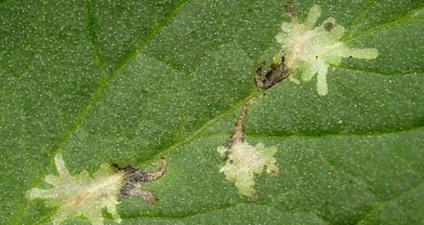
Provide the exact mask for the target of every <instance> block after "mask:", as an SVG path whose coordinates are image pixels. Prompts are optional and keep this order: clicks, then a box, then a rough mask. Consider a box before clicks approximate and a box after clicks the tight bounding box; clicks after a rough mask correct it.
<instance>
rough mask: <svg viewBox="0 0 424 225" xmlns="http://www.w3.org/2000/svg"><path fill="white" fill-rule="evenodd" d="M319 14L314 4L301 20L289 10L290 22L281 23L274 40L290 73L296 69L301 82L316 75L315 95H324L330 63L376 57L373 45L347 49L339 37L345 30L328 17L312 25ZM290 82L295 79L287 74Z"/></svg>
mask: <svg viewBox="0 0 424 225" xmlns="http://www.w3.org/2000/svg"><path fill="white" fill-rule="evenodd" d="M320 15H321V8H320V7H319V6H318V5H314V6H313V7H312V8H311V9H310V11H309V13H308V16H307V18H306V19H305V21H304V22H303V23H299V21H298V19H297V17H296V13H292V15H291V16H292V22H291V23H286V22H285V23H283V24H282V26H281V29H282V32H280V33H279V34H277V36H276V39H277V41H278V42H279V43H280V44H281V45H282V53H281V54H282V55H278V56H276V57H275V59H276V60H277V59H278V60H279V59H281V56H284V60H285V64H286V67H287V68H288V69H290V70H291V71H293V72H297V71H298V72H300V73H301V79H302V80H303V81H309V80H311V79H312V78H313V77H314V76H315V74H318V76H317V90H318V94H320V95H326V94H327V93H328V87H327V78H326V75H327V72H328V67H329V66H330V65H339V64H340V63H341V61H342V58H347V57H349V58H352V57H353V58H359V59H374V58H376V57H377V56H378V51H377V49H375V48H365V49H357V48H349V47H347V46H346V45H345V44H344V43H343V42H342V41H340V40H339V39H340V38H341V37H342V36H343V34H344V32H345V29H344V27H342V26H340V25H336V20H335V19H334V18H332V17H329V18H328V19H326V20H325V21H324V22H323V23H322V24H321V26H317V27H315V28H314V26H315V24H316V22H317V20H318V18H319V17H320ZM290 79H291V80H292V81H295V82H298V81H297V80H296V79H295V78H293V77H290Z"/></svg>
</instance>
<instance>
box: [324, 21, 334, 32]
mask: <svg viewBox="0 0 424 225" xmlns="http://www.w3.org/2000/svg"><path fill="white" fill-rule="evenodd" d="M333 28H334V24H333V23H332V22H327V23H325V24H324V30H325V31H328V32H330V31H331V30H332V29H333Z"/></svg>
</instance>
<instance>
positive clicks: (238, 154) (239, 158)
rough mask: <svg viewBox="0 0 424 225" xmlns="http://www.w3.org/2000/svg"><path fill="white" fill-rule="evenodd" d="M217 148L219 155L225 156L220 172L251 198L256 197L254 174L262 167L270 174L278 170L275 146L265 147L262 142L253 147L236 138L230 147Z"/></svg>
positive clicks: (259, 171) (258, 172) (261, 169)
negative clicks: (224, 162)
mask: <svg viewBox="0 0 424 225" xmlns="http://www.w3.org/2000/svg"><path fill="white" fill-rule="evenodd" d="M217 150H218V152H219V153H220V154H221V156H225V157H227V161H226V164H225V165H224V166H223V167H222V168H221V169H220V172H222V173H224V174H225V175H226V179H227V180H228V181H230V182H232V183H234V184H235V185H236V187H237V188H238V190H239V191H240V193H241V194H243V195H246V196H248V197H250V198H251V199H256V198H257V194H256V191H255V189H254V186H255V180H254V178H255V174H261V173H262V172H263V170H264V168H266V172H267V173H270V174H276V173H277V172H278V168H277V166H276V165H275V162H276V159H275V158H274V157H273V155H274V154H275V153H276V152H277V148H276V147H269V148H265V146H264V145H263V144H262V143H259V144H257V145H256V146H255V147H253V146H251V145H250V144H249V143H247V142H246V141H240V140H236V141H235V142H234V143H232V145H231V147H230V148H226V147H224V146H220V147H218V149H217Z"/></svg>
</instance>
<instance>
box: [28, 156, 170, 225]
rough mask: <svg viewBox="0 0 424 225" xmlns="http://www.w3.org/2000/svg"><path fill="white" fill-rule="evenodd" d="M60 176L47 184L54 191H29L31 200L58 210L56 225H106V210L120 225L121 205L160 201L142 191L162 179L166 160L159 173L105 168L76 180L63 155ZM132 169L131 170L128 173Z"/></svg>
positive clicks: (54, 218)
mask: <svg viewBox="0 0 424 225" xmlns="http://www.w3.org/2000/svg"><path fill="white" fill-rule="evenodd" d="M54 161H55V165H56V168H57V171H58V173H59V174H58V175H47V176H46V177H45V181H46V182H47V183H49V184H50V185H52V186H53V188H50V189H39V188H33V189H31V190H29V191H28V193H27V197H28V199H30V200H31V199H36V198H41V199H45V201H46V205H48V206H50V207H58V209H57V211H56V213H55V214H54V215H53V216H52V223H53V224H60V223H61V222H62V221H63V220H65V219H66V218H68V217H76V216H84V217H85V218H87V219H88V220H89V221H90V222H91V223H92V224H94V225H101V224H103V220H104V219H103V216H102V210H103V209H104V208H105V209H106V210H107V211H108V212H109V213H110V214H111V215H112V216H113V218H114V220H115V221H116V222H118V223H120V222H121V218H120V217H119V214H118V213H117V209H116V207H117V205H118V204H119V203H120V202H121V200H122V199H123V198H125V197H128V196H138V197H140V198H142V199H143V200H146V201H148V202H151V203H156V202H157V199H156V198H155V197H154V196H153V194H151V193H150V192H148V191H145V190H142V189H141V188H140V182H150V181H153V180H156V179H158V178H159V177H161V176H162V175H163V174H164V173H165V171H166V161H165V160H164V161H163V162H164V163H163V164H162V167H161V169H159V170H158V171H157V172H155V173H149V172H145V171H142V170H139V169H135V168H133V167H126V168H123V169H121V168H119V167H117V166H111V165H109V164H102V165H101V166H100V169H99V170H98V171H97V172H95V173H94V174H93V175H92V176H90V175H89V174H88V172H87V171H83V172H81V173H80V174H78V175H75V176H72V175H71V174H70V173H69V171H68V169H67V168H66V166H65V162H64V161H63V158H62V155H61V154H57V155H56V156H55V159H54ZM128 168H131V169H128Z"/></svg>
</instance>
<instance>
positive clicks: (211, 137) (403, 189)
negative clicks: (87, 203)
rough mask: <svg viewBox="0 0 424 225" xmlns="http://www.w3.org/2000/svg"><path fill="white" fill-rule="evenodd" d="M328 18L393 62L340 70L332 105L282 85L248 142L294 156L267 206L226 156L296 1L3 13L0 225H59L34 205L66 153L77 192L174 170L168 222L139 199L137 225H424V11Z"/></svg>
mask: <svg viewBox="0 0 424 225" xmlns="http://www.w3.org/2000/svg"><path fill="white" fill-rule="evenodd" d="M314 3H315V1H306V0H305V1H300V0H299V1H296V2H295V4H296V7H297V12H298V15H299V17H300V18H302V19H304V18H305V17H306V14H307V13H308V11H309V8H310V7H311V6H312V5H313V4H314ZM316 3H317V4H319V5H320V7H321V9H322V15H321V17H320V18H319V19H318V24H319V23H321V22H323V21H324V20H325V19H326V18H328V17H330V16H331V17H334V18H335V19H336V20H337V23H338V24H341V25H343V26H344V27H345V29H346V33H345V34H346V35H345V36H344V37H343V38H342V40H343V41H344V42H345V43H346V45H348V46H349V47H352V48H376V49H378V51H379V56H378V58H376V59H374V60H360V59H344V60H343V61H342V63H341V64H340V65H337V66H336V67H334V70H333V68H329V72H328V74H327V82H328V87H329V93H328V94H327V95H326V96H324V97H321V96H319V95H318V94H317V93H316V90H315V89H316V87H315V82H308V83H301V84H300V85H296V84H294V83H292V82H286V81H283V82H282V83H280V84H277V85H275V86H274V87H273V88H271V89H270V90H269V91H267V92H266V93H265V94H264V95H263V96H262V97H260V98H258V99H256V100H255V101H254V103H253V105H252V107H251V109H250V111H249V114H248V117H247V123H246V136H247V138H248V139H249V143H251V145H256V144H257V143H260V142H261V143H264V145H265V146H275V147H277V148H278V151H277V153H275V155H274V157H275V158H276V159H277V166H278V168H279V171H280V172H279V174H278V175H277V176H267V175H266V174H262V175H260V176H258V177H256V180H255V181H256V186H255V189H256V191H257V193H258V199H257V200H256V201H251V200H249V199H248V198H247V197H245V196H242V195H240V194H239V193H238V190H237V188H236V187H235V185H234V184H233V183H230V182H228V181H227V180H226V179H225V175H224V174H222V173H220V172H219V169H220V167H222V166H223V165H224V164H225V161H224V160H223V159H222V158H221V157H220V155H219V153H218V152H217V151H216V149H217V147H218V146H220V145H222V144H223V143H225V141H226V140H228V138H229V137H230V136H231V134H232V132H233V125H234V123H235V122H236V120H237V117H238V115H239V113H240V110H241V108H242V106H243V105H244V103H245V102H246V99H248V98H249V97H251V96H253V95H258V92H257V90H256V88H255V87H254V85H253V74H254V71H255V69H256V67H257V65H258V64H259V62H261V61H262V60H267V62H271V61H272V57H273V56H274V55H275V54H276V51H277V52H278V50H279V46H278V43H277V42H276V40H275V36H276V34H277V33H278V32H280V30H281V28H280V26H281V24H282V22H283V21H286V22H287V21H289V18H288V16H287V14H286V12H285V10H284V6H285V4H286V2H285V1H279V0H278V1H277V0H275V1H259V2H258V1H185V0H164V1H94V0H93V1H85V2H84V1H53V0H45V1H28V0H24V1H7V0H6V1H0V153H1V154H0V165H1V166H2V170H1V172H0V177H1V182H0V211H1V213H0V224H47V223H49V221H50V220H51V218H52V216H53V215H54V213H55V212H56V210H57V209H56V208H49V207H47V206H46V205H45V202H44V201H43V200H32V201H29V200H28V199H27V198H26V196H25V195H26V192H27V191H28V190H30V189H32V188H34V187H40V188H43V187H44V188H48V186H47V184H46V183H45V182H44V181H43V179H44V177H45V176H46V175H48V174H57V171H56V169H55V165H54V157H55V155H56V154H57V153H61V154H62V155H63V159H64V160H65V162H66V165H67V167H68V169H69V172H70V173H71V174H73V175H76V174H79V173H80V172H82V171H84V170H87V171H88V172H90V173H94V172H95V171H97V170H98V169H99V167H100V165H101V164H103V163H109V164H112V163H116V164H118V165H120V166H127V165H131V166H136V167H139V168H141V169H145V170H148V171H154V170H156V169H157V167H158V165H159V164H158V163H159V162H160V161H159V159H160V157H165V158H166V159H167V161H168V171H167V173H166V174H165V175H164V176H163V177H161V178H160V179H158V180H157V181H155V182H152V183H148V184H144V185H143V188H144V189H146V190H149V191H150V192H152V193H153V194H154V195H155V196H156V197H158V198H159V200H160V202H159V204H157V205H155V206H152V205H151V204H149V203H147V202H144V201H142V200H140V199H137V198H128V199H125V200H124V201H123V202H122V203H121V204H120V206H119V207H118V213H119V215H120V216H121V218H122V219H123V222H122V224H211V223H213V224H216V223H220V224H361V225H362V224H421V223H422V221H424V216H423V215H424V204H423V202H424V182H423V179H424V163H423V161H424V152H423V149H424V141H423V140H424V138H423V137H424V129H423V124H424V107H422V106H423V103H424V94H423V93H424V87H423V85H422V84H423V83H424V78H423V75H424V63H423V60H422V56H423V55H424V47H423V46H424V38H423V35H422V34H423V33H424V28H423V22H424V3H422V1H414V0H409V1H408V0H405V1H396V0H390V1H341V0H338V1H319V2H316ZM313 79H316V78H313ZM104 215H105V217H106V221H107V223H113V219H112V218H111V215H110V214H108V213H107V212H105V213H104ZM64 224H89V223H88V221H87V220H86V219H84V218H70V219H68V220H67V221H66V222H64Z"/></svg>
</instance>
